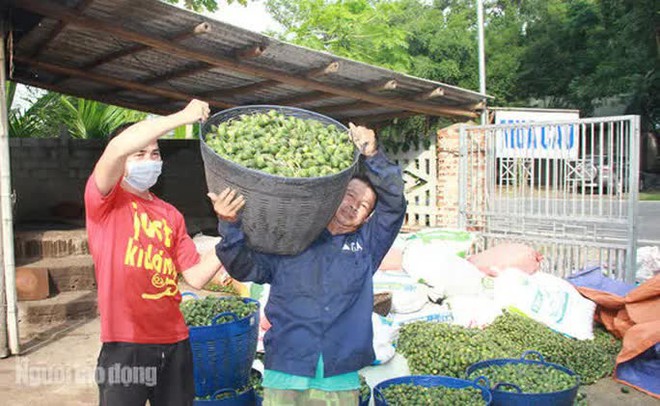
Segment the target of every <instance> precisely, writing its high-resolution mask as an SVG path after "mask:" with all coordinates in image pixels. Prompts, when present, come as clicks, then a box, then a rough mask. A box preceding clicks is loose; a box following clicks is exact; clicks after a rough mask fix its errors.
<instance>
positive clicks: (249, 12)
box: [206, 0, 280, 33]
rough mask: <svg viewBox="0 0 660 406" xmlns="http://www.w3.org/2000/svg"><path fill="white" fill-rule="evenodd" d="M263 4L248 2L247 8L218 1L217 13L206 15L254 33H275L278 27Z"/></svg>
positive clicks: (251, 0) (257, 0)
mask: <svg viewBox="0 0 660 406" xmlns="http://www.w3.org/2000/svg"><path fill="white" fill-rule="evenodd" d="M265 3H266V1H265V0H250V1H249V2H248V4H247V6H241V5H240V4H238V3H236V2H234V3H233V4H231V5H227V3H226V2H225V1H219V2H218V11H216V12H215V13H213V14H206V15H208V16H209V17H212V18H214V19H216V20H220V21H223V22H226V23H229V24H231V25H235V26H237V27H241V28H245V29H247V30H250V31H254V32H259V33H263V32H264V31H266V30H272V31H277V30H278V29H279V28H280V25H279V24H278V23H277V22H276V21H275V20H274V19H273V18H272V17H271V16H270V15H269V14H268V12H267V11H266V6H265Z"/></svg>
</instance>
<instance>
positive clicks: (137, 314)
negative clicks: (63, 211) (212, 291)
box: [85, 175, 199, 344]
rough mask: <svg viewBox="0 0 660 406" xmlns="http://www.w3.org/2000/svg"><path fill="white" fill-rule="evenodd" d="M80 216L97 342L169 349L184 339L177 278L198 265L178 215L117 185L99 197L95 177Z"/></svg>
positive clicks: (156, 200)
mask: <svg viewBox="0 0 660 406" xmlns="http://www.w3.org/2000/svg"><path fill="white" fill-rule="evenodd" d="M85 210H86V216H87V237H88V239H89V249H90V251H91V253H92V257H93V258H94V265H95V269H96V282H97V285H98V303H99V311H100V313H101V341H103V342H113V341H121V342H131V343H154V344H171V343H175V342H177V341H181V340H184V339H186V338H188V328H187V327H186V325H185V323H184V321H183V315H182V314H181V311H180V310H179V303H180V302H181V293H180V292H179V288H178V284H177V277H178V272H180V271H183V270H186V269H188V268H190V267H191V266H193V265H195V264H196V263H197V262H199V254H198V253H197V250H196V248H195V244H194V243H193V242H192V239H191V238H190V236H189V235H188V233H187V231H186V225H185V221H184V219H183V215H181V213H180V212H179V211H178V210H177V209H175V208H174V206H172V205H171V204H169V203H166V202H164V201H162V200H161V199H159V198H157V197H155V196H154V198H153V200H147V199H142V198H141V197H139V196H136V195H134V194H132V193H129V192H127V191H126V190H124V189H123V188H122V187H121V186H120V185H119V184H117V185H115V187H114V188H113V189H112V191H111V192H110V193H109V194H108V195H107V196H103V195H101V192H99V190H98V187H97V186H96V182H95V181H94V175H92V176H91V177H90V178H89V180H88V181H87V186H86V188H85Z"/></svg>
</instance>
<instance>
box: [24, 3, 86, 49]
mask: <svg viewBox="0 0 660 406" xmlns="http://www.w3.org/2000/svg"><path fill="white" fill-rule="evenodd" d="M93 1H94V0H82V1H81V2H80V3H79V4H78V5H76V7H75V8H74V10H75V12H76V13H78V14H82V12H83V11H85V9H87V7H89V5H90V4H92V2H93ZM46 17H47V16H46ZM66 26H67V23H65V22H64V21H58V22H57V24H56V25H55V27H53V30H52V31H51V32H50V35H49V36H48V37H47V38H46V39H45V40H44V42H42V43H41V44H40V45H39V46H38V47H37V48H36V49H34V50H33V51H32V52H31V53H30V57H31V58H36V57H37V56H39V54H40V53H41V52H43V50H44V49H46V48H47V47H48V45H50V43H51V42H53V41H54V40H55V38H57V37H58V36H59V35H60V34H61V33H62V31H64V29H65V28H66Z"/></svg>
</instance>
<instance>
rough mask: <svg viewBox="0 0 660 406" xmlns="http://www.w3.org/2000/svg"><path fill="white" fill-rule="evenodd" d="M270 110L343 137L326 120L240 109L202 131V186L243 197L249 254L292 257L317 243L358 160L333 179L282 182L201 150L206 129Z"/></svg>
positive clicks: (296, 112) (293, 111) (288, 110)
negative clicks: (313, 122)
mask: <svg viewBox="0 0 660 406" xmlns="http://www.w3.org/2000/svg"><path fill="white" fill-rule="evenodd" d="M269 110H276V111H278V112H279V113H281V114H284V115H287V116H293V117H297V118H301V119H308V120H316V121H319V122H322V123H323V124H326V125H334V126H336V127H338V128H340V129H341V130H343V131H348V129H347V128H346V127H345V126H344V125H342V124H341V123H339V122H337V121H335V120H333V119H332V118H330V117H326V116H323V115H321V114H318V113H314V112H311V111H307V110H303V109H298V108H294V107H283V106H241V107H235V108H231V109H228V110H224V111H221V112H219V113H217V114H215V115H213V116H212V117H211V118H210V119H209V120H207V121H206V123H205V124H204V126H203V127H202V130H201V131H202V135H201V136H200V138H201V140H200V146H201V153H202V159H203V161H204V171H205V174H206V183H207V186H208V188H209V191H210V192H214V193H219V192H221V191H222V190H224V189H225V188H226V187H231V188H234V189H237V190H238V191H239V192H240V193H241V194H242V195H243V196H244V197H245V200H246V203H245V208H244V209H243V213H242V229H243V232H244V233H245V236H246V240H247V242H248V244H249V245H250V246H251V247H252V248H254V249H255V250H257V251H261V252H265V253H271V254H280V255H295V254H298V253H300V252H302V251H303V250H304V249H305V248H307V247H308V246H309V244H311V243H312V242H313V241H314V239H315V238H316V237H318V235H319V234H320V233H321V232H322V231H323V229H324V228H325V227H326V226H327V224H328V222H329V221H330V219H331V218H332V216H333V215H334V213H335V211H336V210H337V207H339V204H340V203H341V200H342V197H343V195H344V191H345V189H346V185H348V182H349V181H350V179H351V177H352V175H353V173H354V172H355V169H356V167H357V163H358V154H357V153H356V154H355V157H354V159H353V164H352V165H351V166H350V167H349V168H347V169H345V170H343V171H341V172H339V173H336V174H333V175H329V176H323V177H317V178H285V177H282V176H275V175H270V174H267V173H265V172H261V171H257V170H254V169H249V168H245V167H243V166H240V165H238V164H236V163H234V162H231V161H229V160H227V159H225V158H223V157H221V156H219V155H218V154H216V153H215V151H213V150H212V149H211V148H210V147H209V146H208V145H206V142H205V140H204V136H205V134H207V133H208V132H209V131H210V130H211V126H213V125H218V124H219V123H222V122H226V121H230V120H232V119H235V118H238V117H240V116H243V115H249V114H256V113H264V112H267V111H269Z"/></svg>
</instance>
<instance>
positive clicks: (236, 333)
mask: <svg viewBox="0 0 660 406" xmlns="http://www.w3.org/2000/svg"><path fill="white" fill-rule="evenodd" d="M185 295H189V293H186V294H185ZM193 296H195V295H194V294H193ZM195 297H196V296H195ZM242 300H243V301H244V302H245V303H255V304H256V305H257V310H256V311H255V312H254V313H252V314H250V315H248V316H246V317H243V318H240V319H239V318H238V316H236V314H234V313H230V312H226V313H220V314H218V315H216V316H215V317H214V318H213V323H212V325H210V326H201V327H189V329H190V346H191V348H192V354H193V375H194V379H195V396H196V397H197V398H204V397H210V398H211V399H209V400H195V404H196V405H200V406H201V405H204V406H216V405H218V406H219V405H225V406H226V405H236V406H238V405H245V406H247V405H252V404H253V403H254V399H255V397H254V391H253V390H252V388H249V382H250V374H251V371H252V363H253V362H254V357H255V354H256V350H257V334H258V328H259V302H258V301H256V300H253V299H249V298H243V299H242ZM223 316H230V317H233V319H234V320H233V321H231V322H228V323H222V324H216V322H217V320H218V319H220V317H223ZM225 393H226V394H228V395H226V396H223V399H216V396H218V395H221V394H225Z"/></svg>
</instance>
